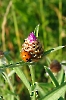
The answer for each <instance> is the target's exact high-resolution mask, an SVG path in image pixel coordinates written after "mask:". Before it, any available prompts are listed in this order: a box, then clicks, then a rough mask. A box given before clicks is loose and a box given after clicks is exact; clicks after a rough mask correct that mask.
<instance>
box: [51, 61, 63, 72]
mask: <svg viewBox="0 0 66 100" xmlns="http://www.w3.org/2000/svg"><path fill="white" fill-rule="evenodd" d="M50 70H51V71H52V72H54V73H57V72H59V71H60V70H61V64H60V63H59V62H58V61H57V60H53V61H52V62H51V64H50Z"/></svg>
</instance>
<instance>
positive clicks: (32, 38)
mask: <svg viewBox="0 0 66 100" xmlns="http://www.w3.org/2000/svg"><path fill="white" fill-rule="evenodd" d="M36 39H37V38H36V36H35V35H34V33H33V32H32V33H30V35H29V36H28V40H29V42H33V41H36Z"/></svg>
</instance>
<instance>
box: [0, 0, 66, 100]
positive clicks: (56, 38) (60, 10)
mask: <svg viewBox="0 0 66 100" xmlns="http://www.w3.org/2000/svg"><path fill="white" fill-rule="evenodd" d="M38 24H39V25H40V28H39V37H38V38H39V40H40V41H41V43H42V46H43V48H44V51H46V50H49V49H51V48H55V47H57V46H61V45H66V1H65V0H11V1H10V0H0V49H1V50H3V51H9V52H10V55H11V57H12V59H13V61H15V62H17V61H20V60H21V58H20V50H21V46H22V43H23V42H24V39H25V38H26V37H27V36H28V35H29V33H30V32H32V31H34V29H35V27H36V26H37V25H38ZM48 57H49V59H50V60H53V59H57V60H58V61H60V62H62V61H65V60H66V48H63V49H62V50H58V51H56V52H54V53H51V54H49V55H48ZM43 62H44V59H42V61H41V62H40V64H42V63H43ZM40 64H39V65H38V67H37V68H36V73H37V74H36V79H37V81H42V82H43V81H44V82H46V81H47V78H45V79H44V78H43V77H44V74H43V73H44V70H43V68H41V66H40ZM23 70H24V73H25V75H26V76H27V77H28V80H29V81H31V79H30V72H29V69H28V67H26V66H25V67H24V68H23ZM6 72H7V73H9V72H10V69H8V70H7V71H6ZM0 78H1V76H0ZM1 83H2V84H3V85H4V86H5V87H4V92H3V90H2V89H0V93H1V94H5V95H6V93H8V90H9V89H10V88H9V86H8V85H7V82H4V79H2V82H1ZM12 83H13V85H14V89H15V91H16V93H17V94H19V97H20V98H21V99H20V100H29V94H28V91H27V90H26V88H25V86H24V84H22V82H21V81H20V79H19V77H18V76H17V75H16V74H15V75H13V76H12ZM1 88H2V87H1ZM8 100H9V99H8Z"/></svg>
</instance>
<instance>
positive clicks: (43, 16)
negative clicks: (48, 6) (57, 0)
mask: <svg viewBox="0 0 66 100" xmlns="http://www.w3.org/2000/svg"><path fill="white" fill-rule="evenodd" d="M39 8H40V15H41V23H42V31H43V42H44V47H45V48H46V47H47V39H46V38H47V34H46V20H45V14H44V12H45V11H44V10H43V8H44V7H43V0H39Z"/></svg>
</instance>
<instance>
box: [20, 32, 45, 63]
mask: <svg viewBox="0 0 66 100" xmlns="http://www.w3.org/2000/svg"><path fill="white" fill-rule="evenodd" d="M42 55H43V48H42V45H41V43H40V42H39V40H38V38H37V37H36V36H35V35H34V33H33V32H32V33H30V34H29V36H28V38H26V39H25V42H24V43H23V45H22V50H21V58H22V59H23V60H24V61H25V62H36V61H38V60H39V59H40V58H41V57H42Z"/></svg>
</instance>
